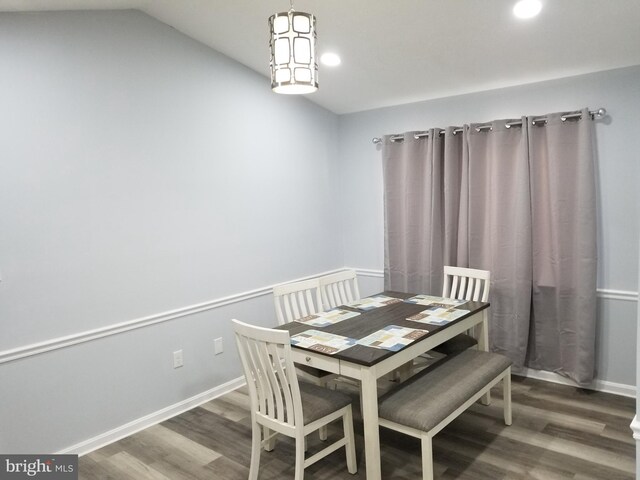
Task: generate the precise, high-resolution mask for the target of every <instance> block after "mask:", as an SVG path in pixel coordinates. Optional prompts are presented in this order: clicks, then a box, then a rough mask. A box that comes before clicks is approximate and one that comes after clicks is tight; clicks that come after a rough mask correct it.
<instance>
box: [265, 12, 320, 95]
mask: <svg viewBox="0 0 640 480" xmlns="http://www.w3.org/2000/svg"><path fill="white" fill-rule="evenodd" d="M290 2H291V3H290V6H291V8H290V9H289V11H288V12H283V13H276V14H274V15H271V17H269V30H270V31H271V40H270V42H269V46H270V48H271V89H272V90H273V91H274V92H276V93H287V94H304V93H312V92H315V91H316V90H317V89H318V64H317V63H316V17H315V16H314V15H311V14H309V13H303V12H296V11H295V10H294V9H293V0H290Z"/></svg>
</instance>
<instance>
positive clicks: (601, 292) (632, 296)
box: [0, 267, 638, 365]
mask: <svg viewBox="0 0 640 480" xmlns="http://www.w3.org/2000/svg"><path fill="white" fill-rule="evenodd" d="M347 269H353V270H355V271H356V273H357V274H358V275H360V276H363V277H371V278H380V279H382V278H384V271H383V270H378V269H368V268H349V267H343V268H336V269H334V270H329V271H326V272H321V273H318V274H315V275H308V276H306V277H301V278H296V279H293V280H289V281H287V282H280V283H277V284H274V285H269V286H265V287H261V288H257V289H254V290H248V291H246V292H240V293H237V294H234V295H229V296H226V297H221V298H217V299H214V300H210V301H208V302H203V303H198V304H195V305H190V306H187V307H182V308H178V309H174V310H169V311H167V312H162V313H157V314H154V315H149V316H147V317H142V318H137V319H134V320H129V321H125V322H120V323H114V324H112V325H107V326H104V327H100V328H96V329H92V330H86V331H83V332H79V333H74V334H71V335H65V336H61V337H56V338H52V339H49V340H44V341H42V342H37V343H33V344H30V345H24V346H20V347H16V348H12V349H8V350H4V351H0V365H1V364H3V363H8V362H13V361H15V360H20V359H23V358H26V357H31V356H34V355H39V354H42V353H46V352H51V351H54V350H58V349H61V348H67V347H71V346H74V345H78V344H81V343H85V342H90V341H93V340H98V339H100V338H104V337H108V336H111V335H118V334H120V333H125V332H128V331H130V330H136V329H138V328H145V327H149V326H153V325H156V324H159V323H163V322H168V321H171V320H176V319H179V318H182V317H188V316H191V315H194V314H196V313H201V312H205V311H208V310H213V309H215V308H220V307H222V306H225V305H231V304H234V303H239V302H244V301H246V300H250V299H253V298H257V297H261V296H264V295H269V294H271V291H272V290H273V287H274V286H275V285H280V284H281V283H290V282H297V281H302V280H308V279H310V278H314V277H319V276H322V275H329V274H332V273H337V272H341V271H343V270H347ZM598 297H599V298H603V299H607V300H620V301H635V302H637V301H638V292H632V291H625V290H609V289H598Z"/></svg>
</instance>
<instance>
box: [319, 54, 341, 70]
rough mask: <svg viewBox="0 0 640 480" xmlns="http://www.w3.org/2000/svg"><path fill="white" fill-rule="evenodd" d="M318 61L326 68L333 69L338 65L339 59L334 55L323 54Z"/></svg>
mask: <svg viewBox="0 0 640 480" xmlns="http://www.w3.org/2000/svg"><path fill="white" fill-rule="evenodd" d="M320 61H321V62H322V64H323V65H326V66H327V67H335V66H337V65H340V57H339V56H338V55H336V54H335V53H323V54H322V56H321V57H320Z"/></svg>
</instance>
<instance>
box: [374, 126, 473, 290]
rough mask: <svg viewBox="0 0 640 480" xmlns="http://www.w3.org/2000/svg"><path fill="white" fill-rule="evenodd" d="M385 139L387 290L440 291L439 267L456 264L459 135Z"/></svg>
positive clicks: (433, 133) (436, 131) (449, 131)
mask: <svg viewBox="0 0 640 480" xmlns="http://www.w3.org/2000/svg"><path fill="white" fill-rule="evenodd" d="M453 131H454V129H453V128H449V129H447V131H446V132H443V135H441V134H440V132H441V131H440V130H439V129H431V130H430V131H429V137H428V138H419V139H416V138H414V133H413V132H410V133H407V134H405V135H404V139H403V140H396V141H392V140H391V136H390V135H389V136H386V137H385V138H384V139H383V149H382V164H383V170H384V179H385V180H384V183H385V191H384V202H385V204H384V210H385V265H384V272H385V289H387V290H398V291H403V292H440V291H441V290H442V281H443V271H442V270H443V266H444V264H445V262H446V263H447V264H449V263H451V262H453V263H455V262H456V255H457V230H458V221H459V205H460V188H461V176H460V169H461V166H462V160H461V157H460V154H461V152H462V145H463V143H462V141H463V139H462V135H461V134H457V135H454V134H453Z"/></svg>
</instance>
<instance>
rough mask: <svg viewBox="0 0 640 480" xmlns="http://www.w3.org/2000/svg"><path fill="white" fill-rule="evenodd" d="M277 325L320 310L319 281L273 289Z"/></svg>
mask: <svg viewBox="0 0 640 480" xmlns="http://www.w3.org/2000/svg"><path fill="white" fill-rule="evenodd" d="M273 302H274V304H275V307H276V317H277V319H278V324H280V325H284V324H285V323H289V322H293V321H294V320H296V319H298V318H301V317H306V316H307V315H311V314H313V313H318V312H319V311H320V310H322V300H321V298H320V281H319V280H318V279H317V278H312V279H310V280H302V281H300V282H292V283H285V284H282V285H276V286H275V287H273Z"/></svg>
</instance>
